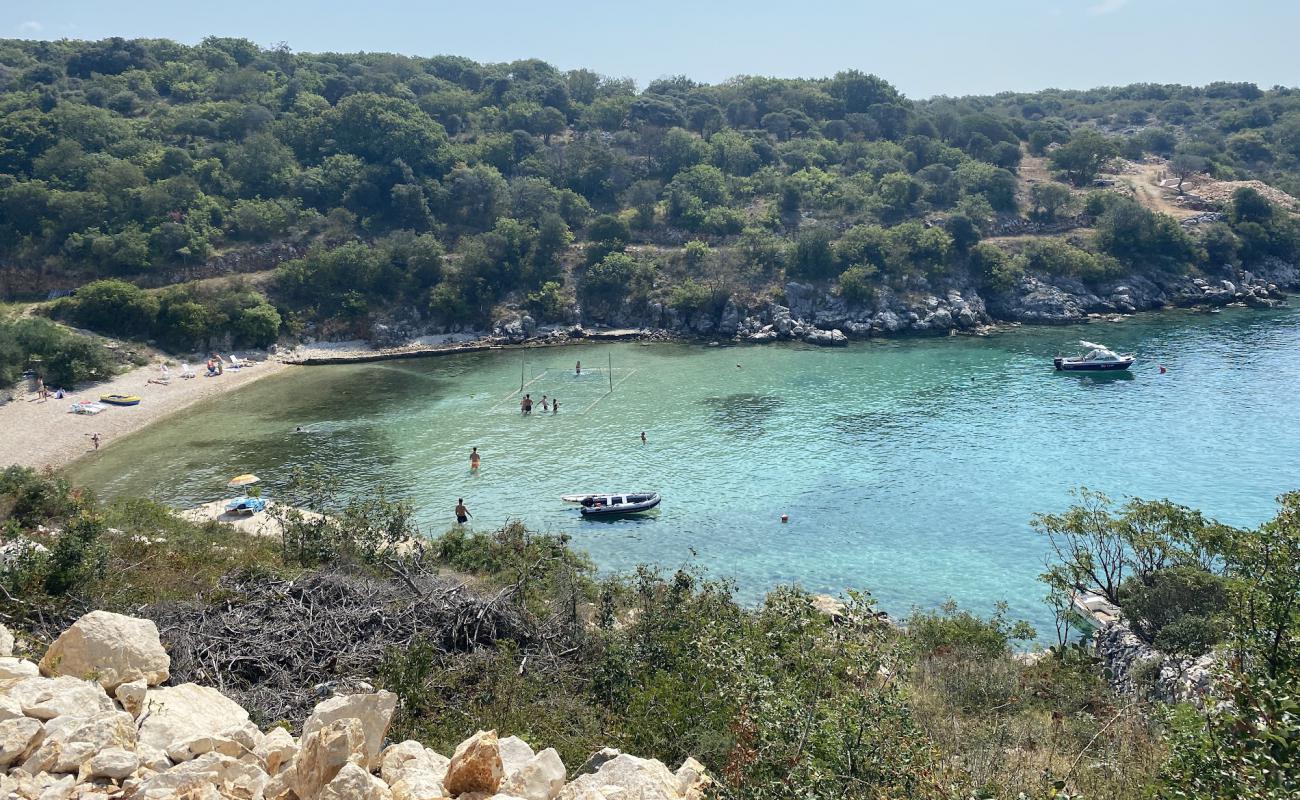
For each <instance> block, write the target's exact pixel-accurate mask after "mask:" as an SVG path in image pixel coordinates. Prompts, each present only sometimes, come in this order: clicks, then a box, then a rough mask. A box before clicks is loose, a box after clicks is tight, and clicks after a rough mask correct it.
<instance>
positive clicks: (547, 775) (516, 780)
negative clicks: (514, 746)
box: [500, 747, 568, 800]
mask: <svg viewBox="0 0 1300 800" xmlns="http://www.w3.org/2000/svg"><path fill="white" fill-rule="evenodd" d="M567 774H568V773H566V772H565V770H564V762H563V761H561V760H560V754H559V753H557V752H555V749H554V748H552V747H548V748H546V749H545V750H543V751H542V752H540V753H538V754H537V755H535V756H533V757H532V758H530V759H528V761H527V762H526V763H525V764H524V765H523V766H522V767H520V768H519V769H517V770H514V771H512V774H511V775H510V777H508V778H507V779H506V781H505V783H503V784H501V787H500V788H501V791H502V793H504V794H508V795H514V796H516V797H521V798H523V799H524V800H555V797H556V796H557V795H559V793H560V790H561V789H563V788H564V780H565V778H566V777H567Z"/></svg>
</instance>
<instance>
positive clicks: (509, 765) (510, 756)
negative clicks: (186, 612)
mask: <svg viewBox="0 0 1300 800" xmlns="http://www.w3.org/2000/svg"><path fill="white" fill-rule="evenodd" d="M497 749H499V750H500V751H501V772H502V774H503V775H504V776H505V777H507V778H509V777H510V776H511V775H512V774H513V773H514V772H515V771H516V770H518V769H520V768H521V767H523V765H524V764H527V763H528V760H529V759H530V758H532V757H533V756H534V755H536V753H534V752H533V748H532V747H529V745H528V742H525V741H524V740H523V739H520V738H519V737H518V736H507V737H506V738H504V739H501V740H499V741H498V742H497Z"/></svg>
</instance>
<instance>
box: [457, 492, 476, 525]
mask: <svg viewBox="0 0 1300 800" xmlns="http://www.w3.org/2000/svg"><path fill="white" fill-rule="evenodd" d="M472 516H474V515H473V514H471V513H469V509H468V508H466V507H465V498H463V497H462V498H460V499H458V500H457V501H456V524H457V525H464V524H465V523H466V522H469V518H470V517H472Z"/></svg>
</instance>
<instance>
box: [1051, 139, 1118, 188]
mask: <svg viewBox="0 0 1300 800" xmlns="http://www.w3.org/2000/svg"><path fill="white" fill-rule="evenodd" d="M1118 152H1119V147H1118V145H1116V143H1115V141H1114V140H1113V139H1110V138H1108V137H1106V136H1103V135H1102V134H1100V133H1098V132H1097V131H1095V130H1093V129H1092V128H1082V129H1080V130H1078V131H1076V132H1075V134H1074V135H1073V136H1071V137H1070V141H1068V142H1066V143H1065V144H1063V145H1061V146H1060V147H1058V148H1056V149H1055V150H1053V151H1052V154H1051V156H1050V159H1051V162H1052V166H1053V168H1055V169H1057V170H1059V171H1061V172H1062V173H1064V174H1065V177H1066V179H1067V180H1069V181H1070V183H1072V184H1074V185H1075V186H1083V185H1084V184H1087V183H1089V182H1091V181H1092V179H1093V178H1095V177H1096V176H1097V172H1098V171H1100V170H1101V168H1102V166H1104V165H1105V164H1106V162H1107V161H1109V160H1110V159H1112V158H1114V157H1115V155H1116V154H1117V153H1118Z"/></svg>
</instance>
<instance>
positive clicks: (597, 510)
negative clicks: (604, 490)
mask: <svg viewBox="0 0 1300 800" xmlns="http://www.w3.org/2000/svg"><path fill="white" fill-rule="evenodd" d="M566 496H571V495H566ZM659 500H660V498H659V493H658V492H624V493H622V494H592V495H586V496H584V497H582V498H581V499H580V500H578V501H576V502H578V503H581V504H582V508H580V509H578V511H579V512H580V513H581V514H582V516H584V517H618V516H624V515H627V514H640V513H642V512H644V511H649V510H650V509H652V508H654V507H655V506H657V505H659Z"/></svg>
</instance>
